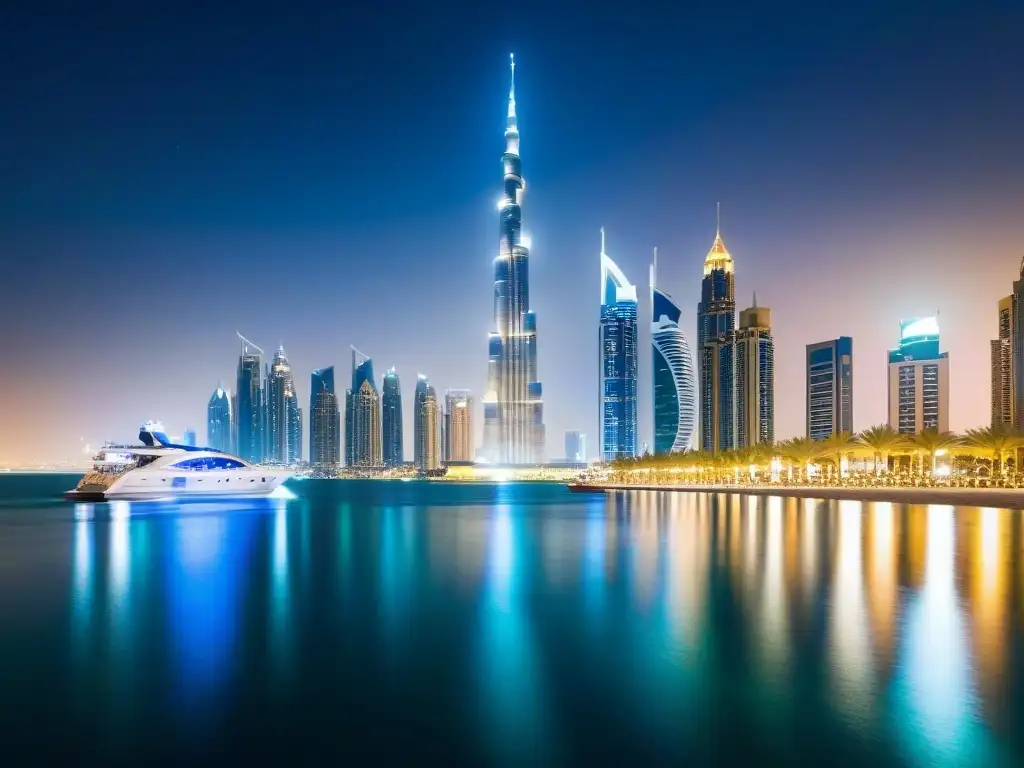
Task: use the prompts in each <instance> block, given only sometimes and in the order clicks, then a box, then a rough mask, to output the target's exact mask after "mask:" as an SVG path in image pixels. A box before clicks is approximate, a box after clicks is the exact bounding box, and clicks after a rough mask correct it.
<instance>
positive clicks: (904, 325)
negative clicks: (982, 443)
mask: <svg viewBox="0 0 1024 768" xmlns="http://www.w3.org/2000/svg"><path fill="white" fill-rule="evenodd" d="M889 426H890V427H892V428H893V429H895V430H897V431H898V432H902V433H904V434H914V433H916V432H920V431H922V430H924V429H937V430H939V431H940V432H947V431H949V353H947V352H940V351H939V323H938V319H937V318H935V317H918V318H913V319H910V320H901V321H900V345H899V347H897V348H896V349H891V350H889Z"/></svg>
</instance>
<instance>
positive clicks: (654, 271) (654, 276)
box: [651, 246, 658, 288]
mask: <svg viewBox="0 0 1024 768" xmlns="http://www.w3.org/2000/svg"><path fill="white" fill-rule="evenodd" d="M657 279H658V246H654V264H652V265H651V288H653V287H654V283H655V281H656V280H657Z"/></svg>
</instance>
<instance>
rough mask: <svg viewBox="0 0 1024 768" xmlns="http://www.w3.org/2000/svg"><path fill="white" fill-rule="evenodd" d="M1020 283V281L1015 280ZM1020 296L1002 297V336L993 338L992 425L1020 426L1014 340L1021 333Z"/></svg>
mask: <svg viewBox="0 0 1024 768" xmlns="http://www.w3.org/2000/svg"><path fill="white" fill-rule="evenodd" d="M1014 285H1015V287H1016V283H1015V284H1014ZM1019 300H1020V297H1019V296H1017V295H1016V294H1010V295H1009V296H1007V297H1006V298H1004V299H1000V300H999V307H998V310H999V337H998V338H996V339H993V340H992V341H991V343H990V344H991V353H992V427H993V429H996V428H1000V427H1016V426H1018V425H1019V423H1020V417H1019V416H1018V410H1017V406H1018V402H1017V398H1016V392H1017V376H1018V372H1019V370H1020V369H1019V368H1017V366H1016V363H1017V360H1016V356H1015V355H1014V354H1013V340H1014V336H1015V335H1016V334H1017V329H1016V324H1015V320H1016V316H1017V312H1016V311H1015V305H1016V303H1017V302H1018V301H1019Z"/></svg>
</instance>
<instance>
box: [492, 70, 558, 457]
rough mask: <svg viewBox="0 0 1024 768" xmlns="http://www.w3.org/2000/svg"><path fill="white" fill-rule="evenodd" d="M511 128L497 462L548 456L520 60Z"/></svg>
mask: <svg viewBox="0 0 1024 768" xmlns="http://www.w3.org/2000/svg"><path fill="white" fill-rule="evenodd" d="M510 58H511V66H512V87H511V88H510V90H509V94H508V122H507V124H506V127H505V153H504V155H502V158H501V161H502V165H503V167H504V170H505V185H504V194H503V195H502V197H501V199H500V200H499V201H498V210H499V212H500V241H499V245H498V256H497V258H495V260H494V330H493V331H492V332H491V334H490V337H489V340H488V358H487V392H486V394H485V395H484V398H483V403H484V457H485V458H486V459H487V460H488V461H489V462H491V463H495V464H537V463H540V462H542V461H543V460H544V401H543V399H542V392H541V384H540V382H539V381H538V380H537V316H536V315H535V314H534V313H533V312H532V311H531V310H530V245H529V241H528V239H527V238H524V237H523V236H522V232H521V230H522V213H523V211H522V204H523V192H524V190H525V188H526V183H525V182H524V181H523V175H522V170H521V165H520V159H519V129H518V127H517V125H516V79H515V75H516V63H515V58H513V57H510Z"/></svg>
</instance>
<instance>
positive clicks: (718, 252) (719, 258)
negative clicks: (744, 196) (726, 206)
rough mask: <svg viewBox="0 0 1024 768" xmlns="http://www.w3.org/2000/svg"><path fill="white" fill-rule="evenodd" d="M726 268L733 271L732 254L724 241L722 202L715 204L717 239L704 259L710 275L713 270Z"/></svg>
mask: <svg viewBox="0 0 1024 768" xmlns="http://www.w3.org/2000/svg"><path fill="white" fill-rule="evenodd" d="M716 269H724V270H725V271H726V272H732V271H733V263H732V255H731V254H730V253H729V251H728V250H727V249H726V247H725V243H724V242H722V204H721V203H717V204H716V205H715V241H714V242H713V243H712V244H711V250H710V251H708V255H707V257H706V258H705V259H704V274H705V275H709V274H711V272H712V271H713V270H716Z"/></svg>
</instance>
